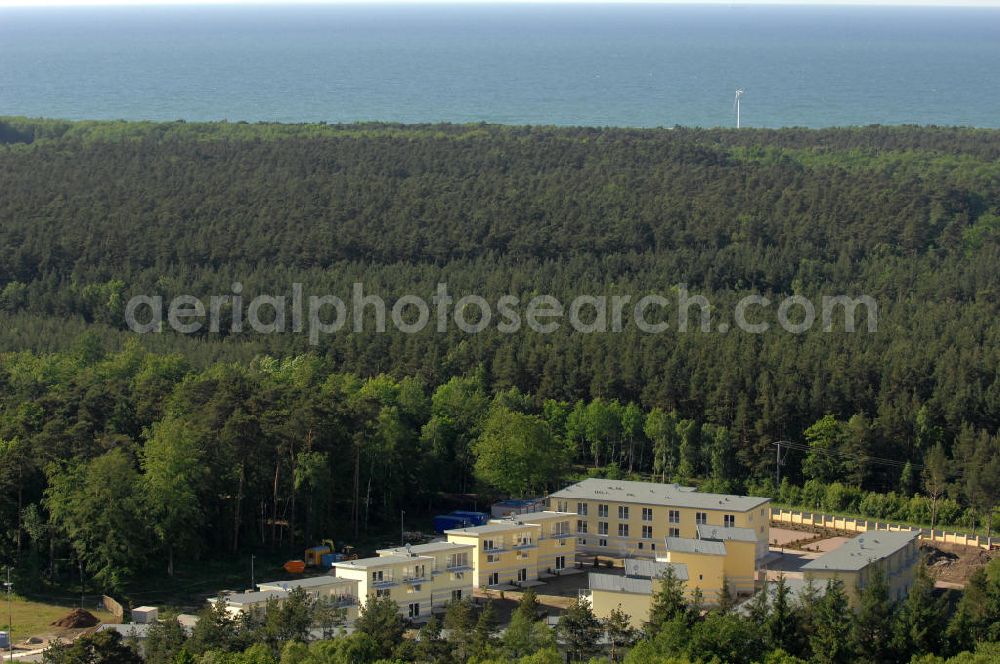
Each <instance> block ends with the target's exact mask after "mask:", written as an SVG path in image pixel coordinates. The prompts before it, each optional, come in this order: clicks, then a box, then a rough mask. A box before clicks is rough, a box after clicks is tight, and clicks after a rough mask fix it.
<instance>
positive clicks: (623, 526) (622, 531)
mask: <svg viewBox="0 0 1000 664" xmlns="http://www.w3.org/2000/svg"><path fill="white" fill-rule="evenodd" d="M618 537H628V524H627V523H619V524H618Z"/></svg>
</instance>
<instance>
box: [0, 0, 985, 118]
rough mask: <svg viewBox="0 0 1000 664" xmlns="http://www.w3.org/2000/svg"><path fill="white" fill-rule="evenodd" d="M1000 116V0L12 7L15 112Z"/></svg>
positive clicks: (0, 99)
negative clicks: (980, 3) (947, 1)
mask: <svg viewBox="0 0 1000 664" xmlns="http://www.w3.org/2000/svg"><path fill="white" fill-rule="evenodd" d="M737 87H743V88H745V89H746V96H745V97H744V106H743V118H744V123H745V124H746V125H749V126H765V127H778V126H789V125H800V126H810V127H818V126H831V125H856V124H870V123H885V124H898V123H917V124H946V125H975V126H983V127H1000V10H996V9H994V10H990V9H950V10H949V9H928V8H923V9H905V8H868V7H854V8H845V7H840V8H838V7H820V8H817V7H813V8H802V7H792V8H789V7H736V8H733V7H727V6H701V7H691V6H649V5H634V6H564V5H563V6H537V5H534V6H523V5H522V6H485V7H484V6H478V7H468V6H466V7H456V6H446V5H438V6H427V7H413V6H405V7H404V6H389V5H385V6H368V7H359V6H326V7H315V6H313V7H308V6H299V7H254V8H248V7H242V8H241V7H212V8H190V7H188V8H179V7H174V8H167V7H160V8H154V9H135V8H89V9H84V8H76V9H0V115H12V114H13V115H29V116H46V117H59V118H94V119H103V118H127V119H178V118H183V119H187V120H210V119H223V118H226V119H229V120H278V121H287V122H295V121H319V120H325V121H330V122H334V121H355V120H391V121H404V122H423V121H452V122H469V121H487V122H502V123H545V124H571V125H631V126H660V125H663V126H671V125H674V124H682V125H701V126H718V125H730V124H733V123H734V113H733V91H734V90H735V89H736V88H737Z"/></svg>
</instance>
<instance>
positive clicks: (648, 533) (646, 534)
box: [642, 526, 653, 539]
mask: <svg viewBox="0 0 1000 664" xmlns="http://www.w3.org/2000/svg"><path fill="white" fill-rule="evenodd" d="M642 539H653V527H652V526H643V527H642Z"/></svg>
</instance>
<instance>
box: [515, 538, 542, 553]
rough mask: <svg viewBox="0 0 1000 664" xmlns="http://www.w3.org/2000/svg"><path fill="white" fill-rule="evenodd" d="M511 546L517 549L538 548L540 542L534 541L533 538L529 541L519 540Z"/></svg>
mask: <svg viewBox="0 0 1000 664" xmlns="http://www.w3.org/2000/svg"><path fill="white" fill-rule="evenodd" d="M510 548H511V549H513V550H515V551H523V550H524V549H535V548H538V544H536V543H535V542H532V541H531V540H528V541H527V542H518V543H517V544H514V545H512V546H511V547H510Z"/></svg>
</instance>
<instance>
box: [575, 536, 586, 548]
mask: <svg viewBox="0 0 1000 664" xmlns="http://www.w3.org/2000/svg"><path fill="white" fill-rule="evenodd" d="M576 543H577V544H579V545H581V546H586V545H587V538H586V537H577V538H576Z"/></svg>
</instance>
